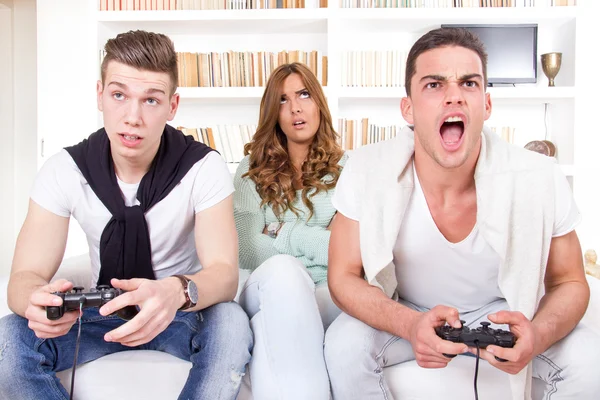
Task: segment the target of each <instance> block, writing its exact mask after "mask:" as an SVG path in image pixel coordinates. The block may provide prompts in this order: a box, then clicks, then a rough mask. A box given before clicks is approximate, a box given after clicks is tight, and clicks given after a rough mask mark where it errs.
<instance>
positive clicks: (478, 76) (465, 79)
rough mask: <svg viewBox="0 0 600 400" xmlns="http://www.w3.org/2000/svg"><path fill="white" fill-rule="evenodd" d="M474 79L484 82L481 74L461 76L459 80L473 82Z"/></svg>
mask: <svg viewBox="0 0 600 400" xmlns="http://www.w3.org/2000/svg"><path fill="white" fill-rule="evenodd" d="M473 79H479V80H480V81H483V76H481V75H480V74H467V75H463V76H461V77H460V79H459V80H460V81H462V82H464V81H472V80H473Z"/></svg>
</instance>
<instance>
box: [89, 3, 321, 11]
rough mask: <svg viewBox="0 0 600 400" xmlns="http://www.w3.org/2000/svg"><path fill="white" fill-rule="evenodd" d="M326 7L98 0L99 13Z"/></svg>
mask: <svg viewBox="0 0 600 400" xmlns="http://www.w3.org/2000/svg"><path fill="white" fill-rule="evenodd" d="M317 7H327V0H100V11H163V10H167V11H170V10H253V9H273V8H317Z"/></svg>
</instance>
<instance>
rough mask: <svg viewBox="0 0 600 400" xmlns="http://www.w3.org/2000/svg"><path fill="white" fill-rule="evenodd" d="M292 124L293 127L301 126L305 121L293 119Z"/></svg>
mask: <svg viewBox="0 0 600 400" xmlns="http://www.w3.org/2000/svg"><path fill="white" fill-rule="evenodd" d="M293 125H294V128H302V127H304V125H306V121H302V120H300V121H295V122H294V123H293Z"/></svg>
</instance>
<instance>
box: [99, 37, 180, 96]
mask: <svg viewBox="0 0 600 400" xmlns="http://www.w3.org/2000/svg"><path fill="white" fill-rule="evenodd" d="M104 51H105V53H106V55H105V56H104V60H102V66H101V67H100V75H101V79H102V84H103V85H104V83H105V82H104V79H105V78H106V68H107V66H108V63H109V62H110V61H117V62H119V63H121V64H125V65H128V66H130V67H133V68H137V69H140V70H145V71H152V72H166V73H167V74H169V77H170V78H171V86H172V87H171V94H173V93H175V90H176V89H177V82H178V74H177V53H176V52H175V46H174V45H173V41H172V40H171V39H169V37H167V36H165V35H163V34H162V33H153V32H146V31H140V30H137V31H129V32H126V33H120V34H118V35H117V37H116V38H113V39H109V40H108V41H107V42H106V44H105V45H104Z"/></svg>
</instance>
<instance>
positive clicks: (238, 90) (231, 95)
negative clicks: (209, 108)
mask: <svg viewBox="0 0 600 400" xmlns="http://www.w3.org/2000/svg"><path fill="white" fill-rule="evenodd" d="M264 91H265V88H264V87H179V88H177V93H179V96H180V97H181V98H182V99H260V98H261V97H262V95H263V92H264Z"/></svg>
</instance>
